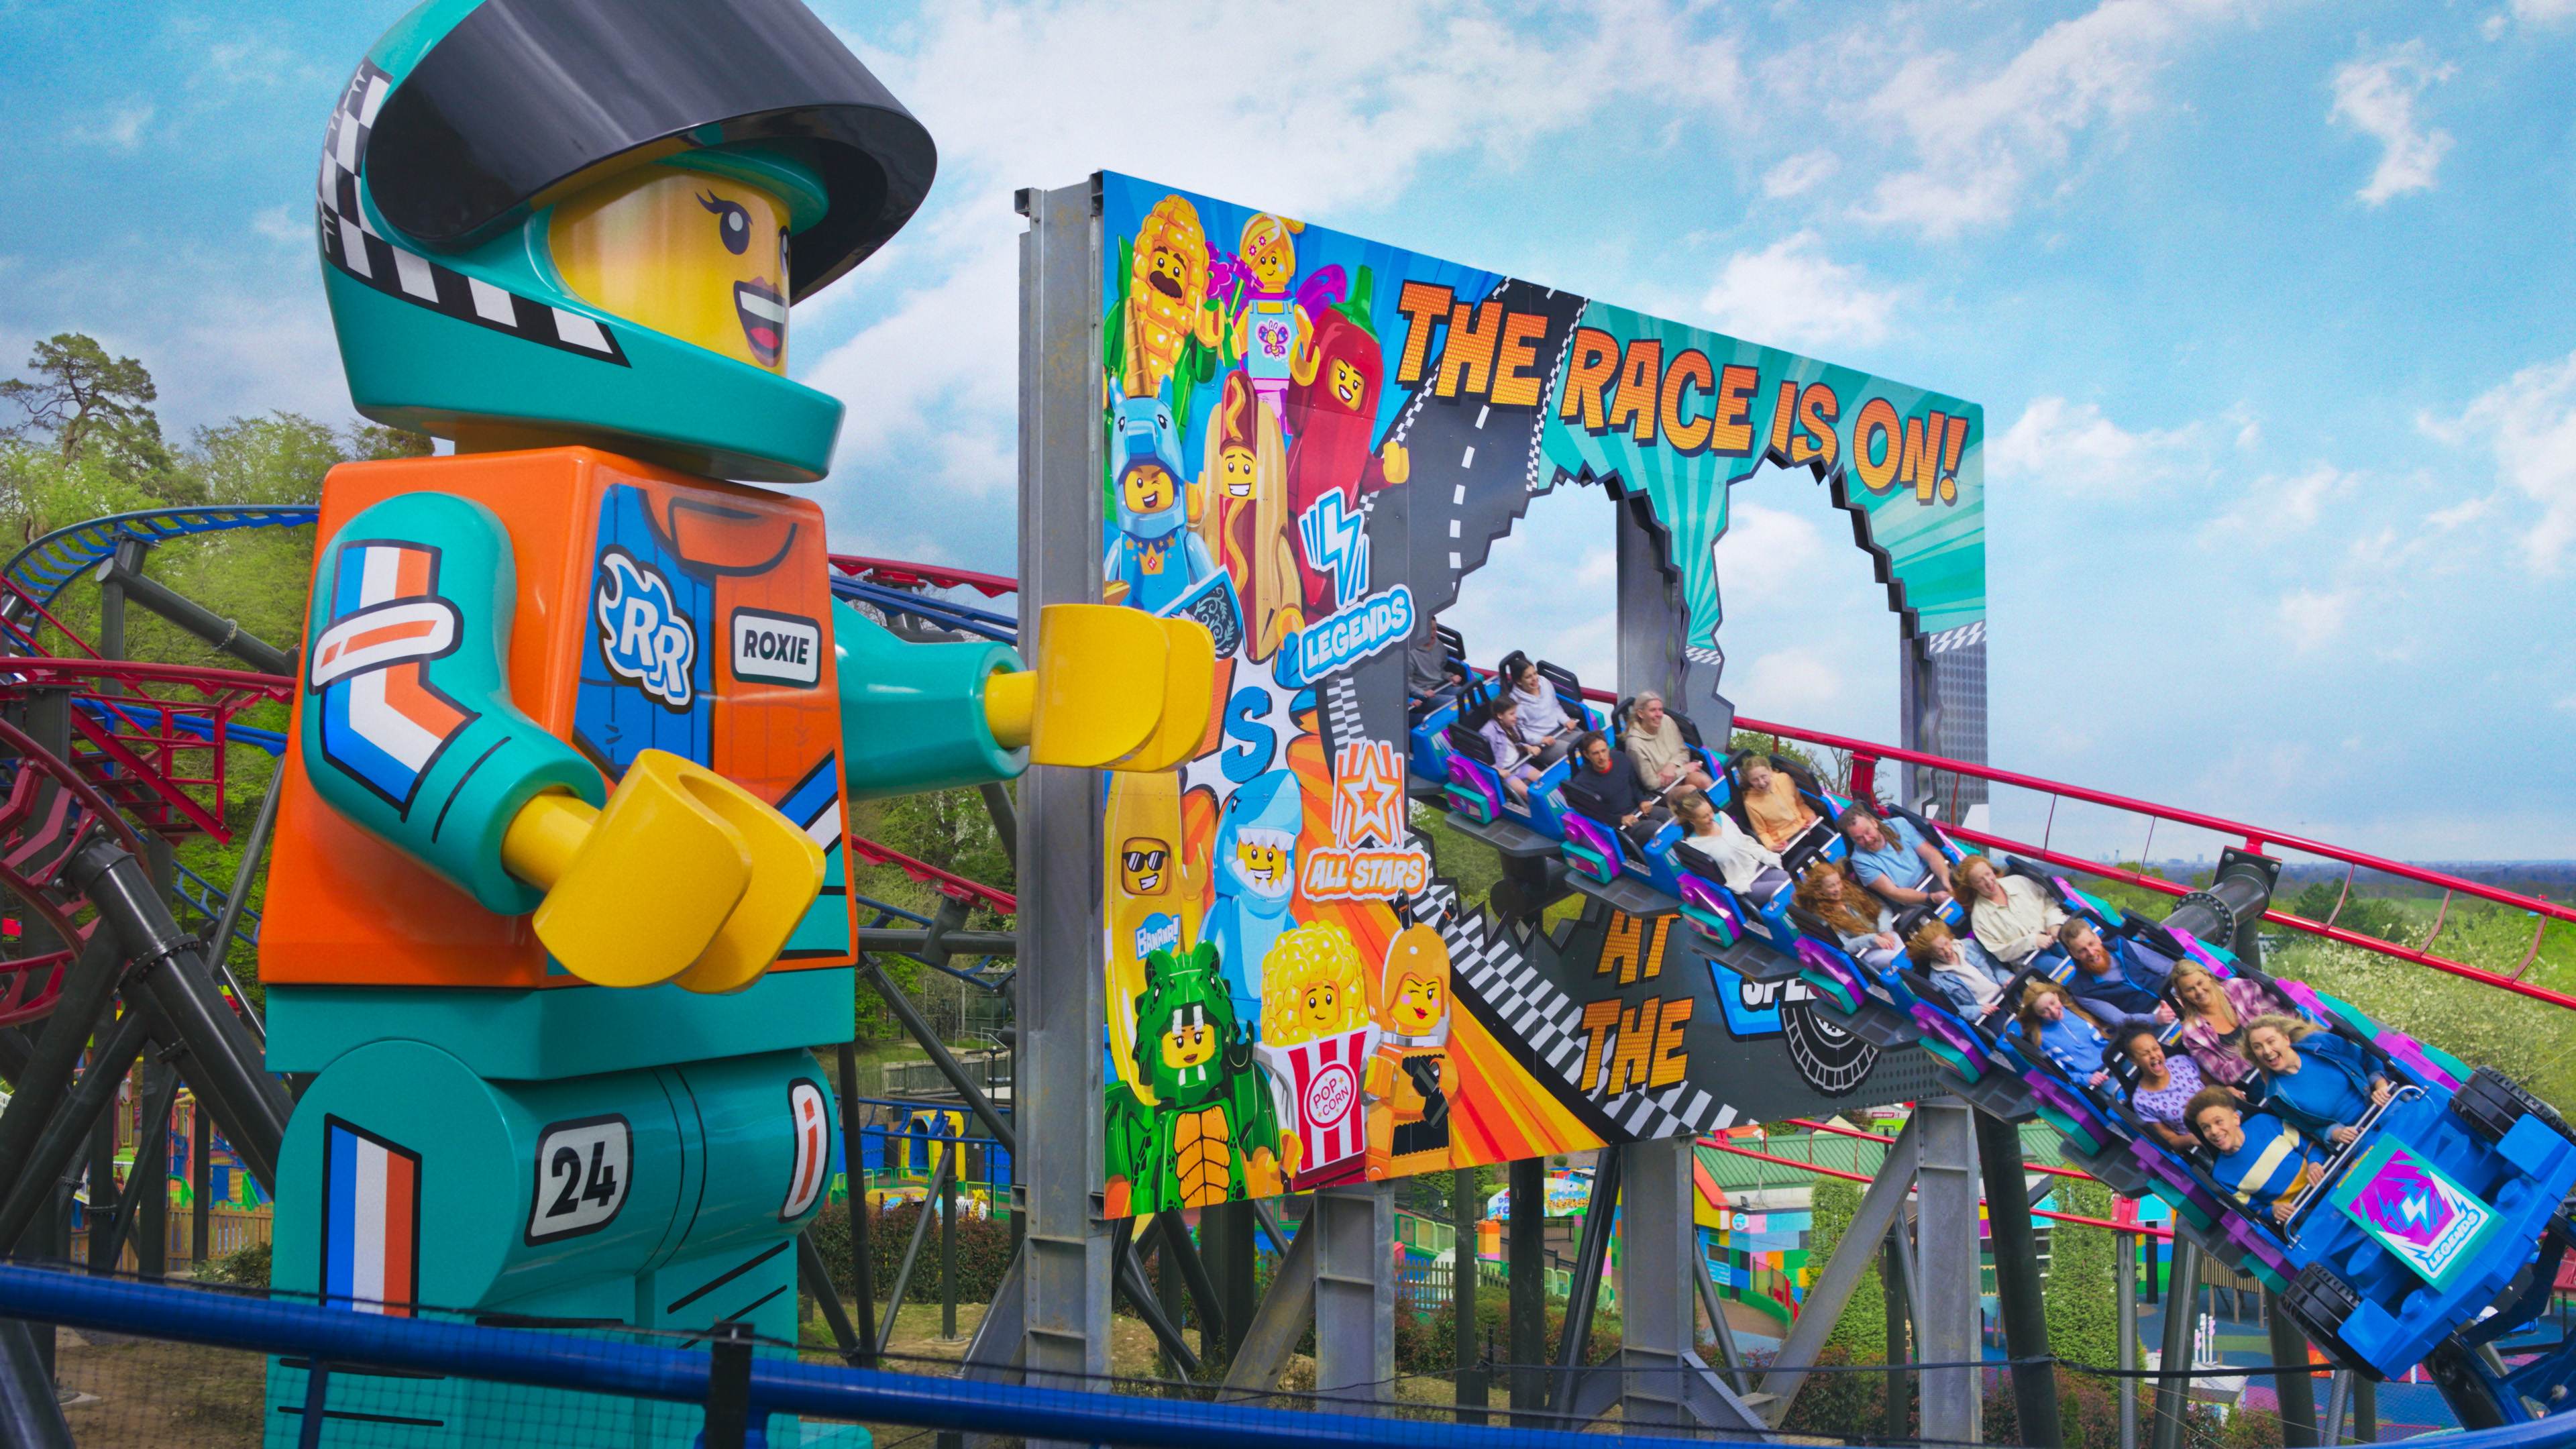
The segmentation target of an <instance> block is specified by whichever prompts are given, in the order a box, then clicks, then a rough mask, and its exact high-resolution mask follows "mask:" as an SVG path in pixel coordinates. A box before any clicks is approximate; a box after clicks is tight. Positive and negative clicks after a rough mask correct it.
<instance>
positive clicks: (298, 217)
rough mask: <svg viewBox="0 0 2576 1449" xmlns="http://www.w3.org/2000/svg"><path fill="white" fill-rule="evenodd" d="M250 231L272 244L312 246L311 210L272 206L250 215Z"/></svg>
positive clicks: (305, 207) (307, 208)
mask: <svg viewBox="0 0 2576 1449" xmlns="http://www.w3.org/2000/svg"><path fill="white" fill-rule="evenodd" d="M250 229H251V230H252V231H254V232H257V233H259V234H260V235H261V236H264V237H266V238H268V239H269V240H270V241H273V242H293V243H297V244H300V245H303V246H311V245H312V244H313V208H312V207H310V206H304V207H294V206H272V207H269V208H267V209H266V210H264V211H258V212H254V213H252V214H251V219H250Z"/></svg>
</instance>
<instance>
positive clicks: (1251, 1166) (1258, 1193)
mask: <svg viewBox="0 0 2576 1449" xmlns="http://www.w3.org/2000/svg"><path fill="white" fill-rule="evenodd" d="M1295 1170H1296V1169H1295V1168H1293V1167H1292V1168H1289V1169H1287V1170H1286V1171H1285V1172H1283V1171H1282V1170H1281V1165H1280V1163H1279V1160H1278V1159H1277V1158H1275V1157H1272V1156H1271V1155H1270V1149H1268V1148H1266V1147H1256V1148H1254V1149H1252V1151H1251V1152H1249V1153H1247V1154H1246V1155H1245V1157H1244V1160H1243V1195H1244V1196H1245V1197H1247V1198H1260V1197H1277V1196H1279V1195H1280V1194H1281V1193H1283V1192H1286V1191H1287V1190H1288V1185H1287V1184H1286V1183H1285V1182H1283V1181H1281V1179H1282V1178H1283V1177H1285V1176H1286V1175H1287V1173H1288V1172H1294V1171H1295Z"/></svg>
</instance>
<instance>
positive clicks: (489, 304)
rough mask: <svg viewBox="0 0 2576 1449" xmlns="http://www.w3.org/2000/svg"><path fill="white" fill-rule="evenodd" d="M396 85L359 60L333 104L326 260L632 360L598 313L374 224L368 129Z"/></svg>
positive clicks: (553, 339) (326, 154) (438, 301)
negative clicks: (362, 191)
mask: <svg viewBox="0 0 2576 1449" xmlns="http://www.w3.org/2000/svg"><path fill="white" fill-rule="evenodd" d="M392 90H393V78H392V77H391V76H388V75H387V74H385V72H384V71H382V70H381V69H378V68H377V66H376V65H375V63H374V62H372V61H363V60H362V61H360V62H358V72H357V74H355V75H353V76H351V77H349V85H348V88H347V89H345V90H343V91H342V92H340V101H339V104H337V105H335V106H333V107H332V108H331V125H330V128H329V129H328V130H327V131H325V132H324V134H323V138H322V173H321V175H320V177H319V178H318V179H317V181H316V185H315V188H314V192H315V194H314V201H315V208H316V213H317V214H316V217H315V221H316V223H317V225H318V227H319V230H320V233H321V237H320V239H321V243H322V259H323V260H324V261H326V262H328V263H329V264H331V265H332V266H335V267H337V268H339V269H340V270H341V271H342V272H343V273H345V274H346V275H348V276H349V277H352V278H354V279H355V280H357V281H359V282H361V283H364V284H365V285H367V286H369V287H372V288H374V289H375V290H377V291H379V292H382V293H384V294H385V295H386V296H388V297H395V298H399V299H401V300H403V301H405V302H409V303H411V304H412V305H414V306H416V307H427V308H428V309H429V310H431V311H433V312H437V313H440V314H442V315H444V316H448V317H453V318H455V319H456V320H457V321H459V322H471V323H473V324H474V325H476V326H478V327H483V328H487V329H489V330H491V331H494V332H505V333H508V334H509V335H511V336H513V337H519V338H524V339H526V340H527V341H530V342H536V343H542V344H543V345H545V346H547V347H552V348H556V349H558V350H560V351H564V352H570V353H573V354H575V355H577V356H581V357H588V358H593V359H596V360H598V361H601V362H613V363H615V364H617V365H618V366H619V367H626V366H630V365H631V364H629V363H628V362H627V360H626V350H625V349H624V348H622V347H619V346H618V345H617V333H616V332H615V331H614V330H613V329H611V328H609V327H607V326H606V325H604V324H602V323H601V322H600V320H599V319H598V318H596V317H591V316H587V315H584V314H583V313H580V312H572V311H567V310H565V309H564V308H561V307H555V306H550V305H548V304H546V303H544V302H536V301H531V300H529V299H528V298H526V297H522V296H520V295H519V294H517V293H516V292H512V291H510V290H508V289H506V288H502V287H496V286H494V285H492V284H491V283H490V282H486V281H484V280H482V279H481V278H479V277H469V276H466V275H465V274H464V273H462V272H458V271H454V270H452V269H450V268H447V267H443V266H440V265H439V264H438V263H436V262H433V261H431V260H430V259H429V258H427V257H425V256H422V255H421V254H419V253H418V252H414V251H410V250H407V249H405V248H403V247H398V246H395V245H394V244H393V243H392V242H389V241H387V240H385V238H384V237H383V236H381V235H379V234H378V233H377V231H376V229H375V228H374V227H373V226H371V225H369V224H368V221H367V212H366V208H365V207H364V206H362V205H360V204H359V199H358V175H359V172H360V171H361V169H363V168H364V166H365V165H366V159H367V134H368V132H369V131H370V130H372V129H373V128H374V126H375V123H376V112H377V111H379V110H381V109H382V108H383V107H384V103H385V96H386V95H387V94H388V93H390V92H391V91H392Z"/></svg>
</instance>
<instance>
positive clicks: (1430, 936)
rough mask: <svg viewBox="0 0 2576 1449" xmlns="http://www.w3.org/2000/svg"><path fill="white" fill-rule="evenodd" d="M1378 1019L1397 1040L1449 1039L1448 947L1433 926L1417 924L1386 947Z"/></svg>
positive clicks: (1401, 932) (1411, 925)
mask: <svg viewBox="0 0 2576 1449" xmlns="http://www.w3.org/2000/svg"><path fill="white" fill-rule="evenodd" d="M1383 979H1384V981H1385V982H1386V990H1385V994H1384V995H1383V996H1381V997H1380V998H1379V1003H1378V1019H1379V1020H1380V1021H1382V1022H1384V1023H1385V1024H1386V1028H1387V1030H1389V1031H1392V1032H1394V1033H1395V1034H1396V1035H1398V1036H1406V1037H1414V1038H1423V1037H1433V1036H1446V1035H1447V1034H1448V1027H1447V1025H1446V1022H1447V1020H1448V1017H1449V946H1448V943H1447V942H1445V941H1442V940H1441V939H1440V933H1439V932H1438V931H1436V930H1434V929H1432V928H1431V926H1430V924H1429V923H1427V922H1423V921H1416V922H1413V923H1412V924H1410V925H1408V926H1406V927H1405V928H1404V929H1403V930H1401V931H1398V932H1396V934H1395V939H1394V940H1392V941H1389V942H1388V943H1387V947H1386V967H1385V974H1384V977H1383Z"/></svg>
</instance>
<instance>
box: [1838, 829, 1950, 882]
mask: <svg viewBox="0 0 2576 1449" xmlns="http://www.w3.org/2000/svg"><path fill="white" fill-rule="evenodd" d="M1836 823H1837V824H1838V825H1839V826H1840V827H1841V829H1842V832H1843V838H1844V839H1845V840H1847V841H1849V842H1850V844H1851V868H1852V874H1853V875H1854V876H1856V877H1858V878H1859V880H1860V883H1861V884H1862V885H1865V886H1867V887H1869V888H1870V889H1871V890H1873V891H1876V892H1878V894H1879V896H1880V898H1881V899H1883V900H1886V901H1888V902H1890V903H1891V904H1894V905H1899V906H1911V905H1916V904H1919V903H1921V902H1924V901H1931V902H1933V903H1934V904H1936V905H1937V904H1940V903H1943V902H1946V901H1948V900H1949V899H1950V887H1949V871H1950V862H1949V861H1948V860H1946V859H1944V858H1942V855H1941V852H1940V851H1939V850H1937V849H1935V848H1934V847H1933V846H1932V844H1931V843H1930V842H1929V841H1926V840H1925V839H1924V838H1923V832H1922V831H1919V830H1917V829H1915V828H1914V826H1913V825H1912V824H1911V823H1909V822H1908V821H1907V820H1906V819H1905V818H1904V817H1903V816H1893V817H1890V818H1889V819H1886V820H1881V819H1879V818H1878V817H1877V816H1876V815H1873V814H1871V813H1870V810H1869V807H1868V806H1866V805H1854V806H1852V807H1851V808H1850V809H1847V810H1845V811H1844V812H1843V816H1842V819H1841V820H1840V821H1838V822H1836Z"/></svg>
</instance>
